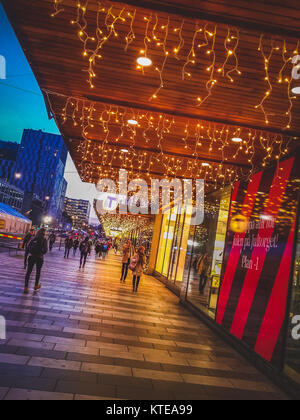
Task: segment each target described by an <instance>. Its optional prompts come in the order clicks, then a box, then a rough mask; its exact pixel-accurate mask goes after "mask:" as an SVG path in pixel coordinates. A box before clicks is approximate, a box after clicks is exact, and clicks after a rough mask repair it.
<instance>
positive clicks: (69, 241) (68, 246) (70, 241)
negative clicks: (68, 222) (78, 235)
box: [64, 236, 74, 258]
mask: <svg viewBox="0 0 300 420" xmlns="http://www.w3.org/2000/svg"><path fill="white" fill-rule="evenodd" d="M73 243H74V242H73V239H72V237H71V236H69V237H68V238H66V240H65V255H64V258H69V255H70V251H71V249H72V248H73Z"/></svg>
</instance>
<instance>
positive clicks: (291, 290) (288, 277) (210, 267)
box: [149, 156, 300, 395]
mask: <svg viewBox="0 0 300 420" xmlns="http://www.w3.org/2000/svg"><path fill="white" fill-rule="evenodd" d="M299 167H300V162H299V158H297V156H295V157H292V158H289V159H286V160H284V161H282V162H281V163H280V165H279V166H274V167H273V168H269V169H267V170H265V171H262V172H259V173H256V174H254V175H252V177H251V179H249V180H248V181H240V182H237V183H235V184H234V185H233V187H232V188H231V187H225V188H223V189H220V190H219V191H216V192H214V193H211V194H208V195H207V196H206V200H205V217H204V222H203V223H202V224H201V225H198V226H191V214H190V213H189V211H187V209H185V211H183V212H182V213H181V212H180V208H178V206H176V205H173V206H172V207H171V208H170V209H169V213H166V214H160V215H158V216H157V217H156V221H155V227H154V233H153V239H152V249H151V256H150V263H149V270H150V272H151V273H153V274H154V275H155V276H156V277H157V278H159V279H160V280H161V281H162V282H164V283H165V284H166V286H167V287H168V288H169V289H171V290H172V291H174V292H175V293H176V294H177V295H178V296H179V297H180V300H181V302H183V303H184V304H185V305H186V306H187V307H189V308H190V309H191V310H192V311H193V312H195V313H196V314H199V316H201V317H202V318H203V319H205V320H207V322H208V323H209V324H211V325H212V326H213V328H215V329H216V330H217V331H219V332H220V333H221V334H222V335H223V336H225V337H227V338H228V340H229V341H230V342H231V343H233V344H234V345H235V346H236V347H237V348H238V349H239V350H241V351H242V352H243V353H244V354H246V355H248V356H249V357H250V358H252V360H254V361H255V363H257V365H259V366H260V367H263V368H264V369H265V370H267V371H268V372H269V373H270V375H274V376H275V377H276V378H277V379H278V377H281V378H283V379H282V380H283V381H286V382H287V383H288V385H289V388H290V389H291V390H292V392H296V394H297V392H298V395H300V394H299V392H300V223H299V222H300V218H299V199H300V172H299Z"/></svg>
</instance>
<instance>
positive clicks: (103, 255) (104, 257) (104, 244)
mask: <svg viewBox="0 0 300 420" xmlns="http://www.w3.org/2000/svg"><path fill="white" fill-rule="evenodd" d="M107 254H108V244H107V243H103V244H102V258H103V260H105V259H106V257H107Z"/></svg>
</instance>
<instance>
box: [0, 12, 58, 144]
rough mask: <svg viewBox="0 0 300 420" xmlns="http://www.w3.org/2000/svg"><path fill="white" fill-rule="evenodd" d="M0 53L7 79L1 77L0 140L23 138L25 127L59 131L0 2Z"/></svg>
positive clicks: (15, 140)
mask: <svg viewBox="0 0 300 420" xmlns="http://www.w3.org/2000/svg"><path fill="white" fill-rule="evenodd" d="M0 55H2V56H4V57H5V60H6V77H7V78H6V80H2V79H0V99H1V100H0V140H6V141H14V142H18V143H19V142H20V141H21V137H22V132H23V129H24V128H33V129H37V130H39V129H41V130H43V131H47V132H49V133H57V134H59V131H58V129H57V127H56V124H55V122H54V121H53V120H52V121H49V119H48V115H47V111H46V107H45V104H44V99H43V96H42V94H41V91H40V89H39V87H38V84H37V82H36V80H35V77H34V75H33V73H32V71H31V68H30V66H29V64H28V62H27V60H26V58H25V55H24V53H23V51H22V48H21V47H20V44H19V42H18V40H17V38H16V36H15V34H14V31H13V29H12V27H11V25H10V23H9V22H8V19H7V17H6V15H5V12H4V11H3V8H2V6H1V5H0Z"/></svg>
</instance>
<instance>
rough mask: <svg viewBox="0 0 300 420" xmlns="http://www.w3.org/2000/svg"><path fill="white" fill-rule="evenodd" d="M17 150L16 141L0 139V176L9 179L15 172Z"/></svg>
mask: <svg viewBox="0 0 300 420" xmlns="http://www.w3.org/2000/svg"><path fill="white" fill-rule="evenodd" d="M18 150H19V145H18V144H17V143H12V142H6V141H0V178H2V179H4V180H9V179H11V176H12V174H14V172H15V166H16V159H17V154H18Z"/></svg>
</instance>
